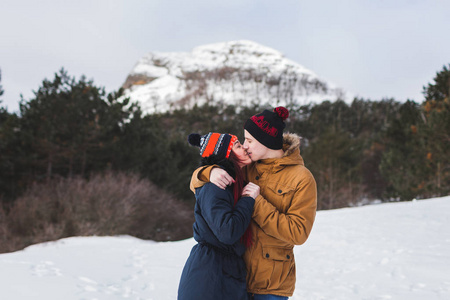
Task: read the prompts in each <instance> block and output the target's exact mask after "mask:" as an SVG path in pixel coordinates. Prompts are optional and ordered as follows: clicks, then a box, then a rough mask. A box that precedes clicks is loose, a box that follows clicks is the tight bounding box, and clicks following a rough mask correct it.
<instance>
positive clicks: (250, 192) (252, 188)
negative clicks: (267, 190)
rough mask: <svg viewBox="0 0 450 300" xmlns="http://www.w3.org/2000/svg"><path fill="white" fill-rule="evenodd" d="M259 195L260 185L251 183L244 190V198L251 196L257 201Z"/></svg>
mask: <svg viewBox="0 0 450 300" xmlns="http://www.w3.org/2000/svg"><path fill="white" fill-rule="evenodd" d="M258 195H259V185H256V184H254V183H253V182H250V183H249V184H247V185H246V186H245V187H244V188H243V189H242V196H250V197H252V198H253V199H256V197H258Z"/></svg>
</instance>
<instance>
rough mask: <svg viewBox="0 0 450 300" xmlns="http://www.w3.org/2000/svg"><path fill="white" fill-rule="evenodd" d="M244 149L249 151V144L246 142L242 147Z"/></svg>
mask: <svg viewBox="0 0 450 300" xmlns="http://www.w3.org/2000/svg"><path fill="white" fill-rule="evenodd" d="M242 147H244V149H245V150H247V149H248V145H247V142H244V144H243V145H242Z"/></svg>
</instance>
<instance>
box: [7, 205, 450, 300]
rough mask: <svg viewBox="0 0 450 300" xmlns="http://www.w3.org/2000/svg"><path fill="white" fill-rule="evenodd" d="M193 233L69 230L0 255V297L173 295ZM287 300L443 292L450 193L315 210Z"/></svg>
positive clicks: (447, 284)
mask: <svg viewBox="0 0 450 300" xmlns="http://www.w3.org/2000/svg"><path fill="white" fill-rule="evenodd" d="M193 245H194V240H193V239H188V240H184V241H180V242H165V243H157V242H152V241H143V240H139V239H136V238H132V237H128V236H121V237H74V238H67V239H63V240H59V241H56V242H50V243H45V244H39V245H34V246H31V247H28V248H26V249H25V250H23V251H18V252H14V253H7V254H0V299H1V300H16V299H27V300H29V299H42V300H60V299H64V300H71V299H86V300H88V299H89V300H94V299H98V300H101V299H154V300H165V299H176V297H177V287H178V281H179V278H180V275H181V270H182V268H183V265H184V262H185V261H186V258H187V257H188V255H189V251H190V249H191V247H192V246H193ZM295 255H296V262H297V284H296V290H295V294H294V296H293V297H292V298H290V299H305V300H319V299H330V300H331V299H332V300H339V299H342V300H344V299H345V300H363V299H394V300H403V299H404V300H419V299H420V300H433V299H450V196H449V197H443V198H436V199H429V200H421V201H414V202H402V203H390V204H379V205H372V206H364V207H357V208H345V209H338V210H332V211H319V212H318V214H317V218H316V223H315V225H314V228H313V231H312V233H311V236H310V238H309V240H308V241H307V242H306V244H305V245H303V246H296V247H295Z"/></svg>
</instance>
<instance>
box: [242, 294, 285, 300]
mask: <svg viewBox="0 0 450 300" xmlns="http://www.w3.org/2000/svg"><path fill="white" fill-rule="evenodd" d="M251 299H252V300H287V299H288V297H283V296H277V295H262V294H252V298H251Z"/></svg>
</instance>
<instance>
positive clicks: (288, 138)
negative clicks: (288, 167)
mask: <svg viewBox="0 0 450 300" xmlns="http://www.w3.org/2000/svg"><path fill="white" fill-rule="evenodd" d="M297 149H298V150H299V151H300V137H299V136H298V135H296V134H295V133H289V132H286V133H284V134H283V151H284V155H283V157H284V156H289V155H291V154H292V153H293V152H294V151H295V150H297Z"/></svg>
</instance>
